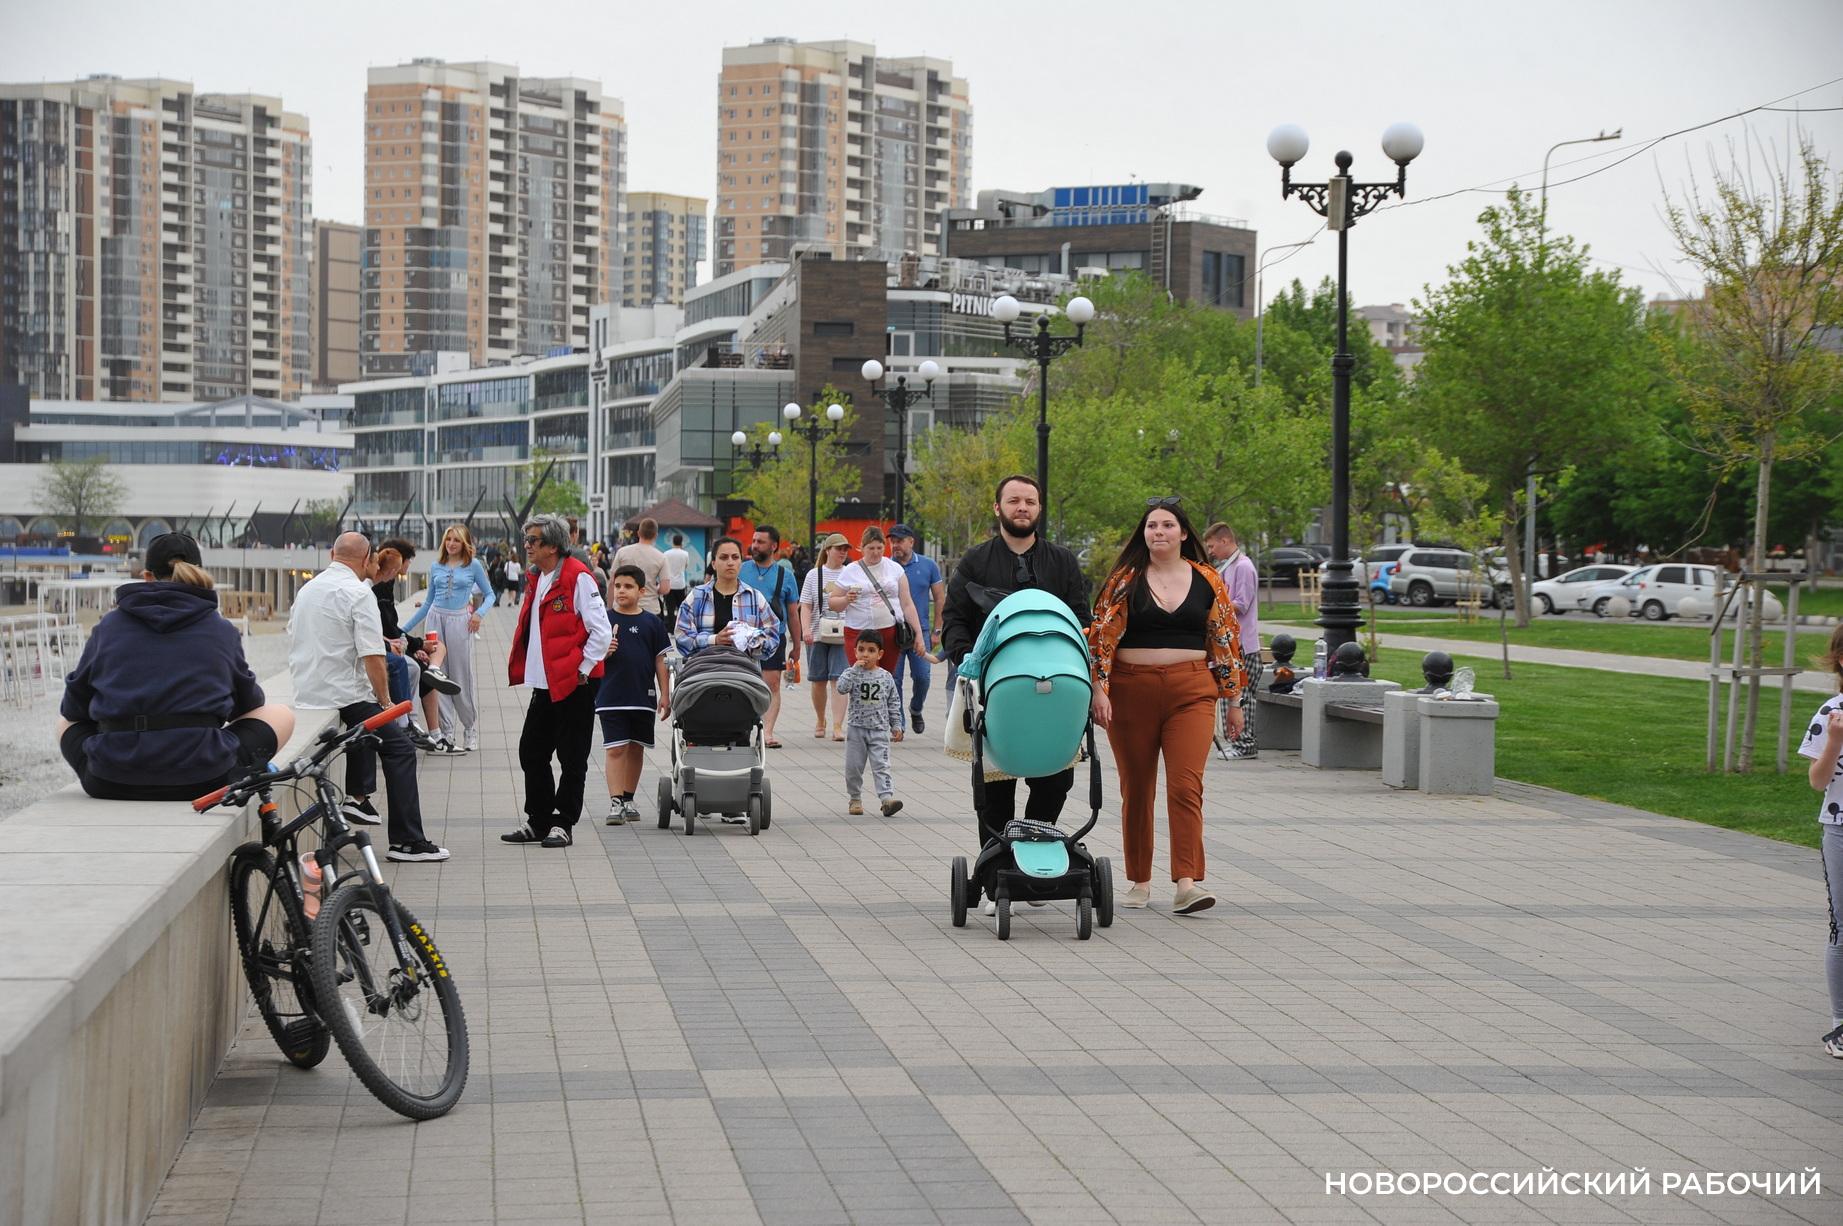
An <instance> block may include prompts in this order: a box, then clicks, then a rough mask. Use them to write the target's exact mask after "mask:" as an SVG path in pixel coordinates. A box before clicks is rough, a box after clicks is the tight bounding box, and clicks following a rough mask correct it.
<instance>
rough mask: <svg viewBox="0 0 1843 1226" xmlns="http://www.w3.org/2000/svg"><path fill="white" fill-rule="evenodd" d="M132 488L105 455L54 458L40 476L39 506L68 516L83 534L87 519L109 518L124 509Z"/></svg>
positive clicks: (56, 514) (46, 510) (58, 515)
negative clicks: (124, 482)
mask: <svg viewBox="0 0 1843 1226" xmlns="http://www.w3.org/2000/svg"><path fill="white" fill-rule="evenodd" d="M127 496H128V489H127V487H126V486H125V485H123V484H122V482H121V478H119V477H117V476H116V475H115V474H114V473H113V472H111V471H110V470H109V468H108V467H107V465H106V464H105V463H104V462H103V461H102V460H101V459H94V460H53V461H52V462H51V463H50V464H48V465H46V467H45V471H44V472H43V473H42V474H41V475H40V477H39V480H38V495H37V498H38V506H39V509H40V510H41V511H42V512H43V513H45V514H47V515H53V516H57V517H60V518H62V517H65V516H68V517H70V518H71V519H73V520H75V521H76V526H75V531H76V534H77V535H78V536H82V535H83V525H84V522H85V521H86V520H90V519H105V518H107V517H108V516H111V515H113V514H115V513H116V512H117V511H119V510H121V507H122V502H123V501H124V500H125V499H126V498H127Z"/></svg>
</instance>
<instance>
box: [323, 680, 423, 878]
mask: <svg viewBox="0 0 1843 1226" xmlns="http://www.w3.org/2000/svg"><path fill="white" fill-rule="evenodd" d="M383 709H384V708H383V707H380V706H379V705H378V704H377V703H375V702H355V703H353V704H351V705H350V706H345V707H341V708H339V722H340V723H342V724H344V725H345V726H346V727H348V728H350V727H351V726H352V725H353V724H358V723H363V722H364V721H365V720H368V719H370V718H371V717H372V716H373V715H376V714H377V713H378V712H379V711H382V710H383ZM377 737H378V747H377V749H376V750H373V749H371V748H370V747H368V746H364V745H359V746H355V747H353V748H352V749H349V750H347V751H346V791H347V792H348V793H349V794H351V795H353V796H374V795H376V794H377V790H378V759H379V758H383V759H384V799H385V803H386V806H387V807H388V808H389V810H390V814H389V817H390V824H389V825H388V826H387V827H386V829H388V830H389V831H390V841H391V844H392V845H393V846H396V845H399V844H403V843H420V842H423V841H425V840H426V839H427V838H428V836H427V835H425V834H423V832H422V793H421V791H420V790H419V789H418V787H417V784H416V746H415V745H414V744H412V743H411V742H410V734H409V733H408V732H407V731H405V730H404V728H403V726H402V725H401V724H394V723H392V724H385V725H384V726H383V727H382V728H379V729H378V731H377Z"/></svg>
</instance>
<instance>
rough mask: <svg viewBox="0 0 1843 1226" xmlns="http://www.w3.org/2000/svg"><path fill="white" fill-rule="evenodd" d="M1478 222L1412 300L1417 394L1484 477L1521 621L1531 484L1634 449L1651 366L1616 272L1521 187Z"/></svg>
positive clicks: (1429, 416)
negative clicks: (1440, 278) (1554, 225)
mask: <svg viewBox="0 0 1843 1226" xmlns="http://www.w3.org/2000/svg"><path fill="white" fill-rule="evenodd" d="M1479 224H1480V225H1481V226H1482V227H1483V230H1484V233H1483V235H1482V236H1481V237H1479V238H1476V239H1473V240H1471V241H1469V242H1467V244H1466V256H1465V258H1464V259H1463V260H1462V261H1461V262H1460V263H1459V264H1457V265H1455V266H1453V267H1450V268H1449V269H1448V270H1447V271H1448V273H1449V274H1450V280H1449V281H1448V282H1447V283H1446V284H1445V285H1443V286H1440V287H1439V288H1438V289H1434V288H1431V287H1430V288H1429V289H1428V290H1427V291H1426V299H1425V301H1424V303H1419V304H1417V305H1419V306H1420V310H1421V328H1420V333H1421V340H1422V344H1423V345H1424V346H1425V348H1426V356H1425V358H1424V359H1423V360H1422V362H1421V364H1420V366H1419V367H1418V368H1417V370H1416V372H1415V381H1414V386H1413V389H1412V392H1411V394H1412V395H1413V397H1414V399H1415V402H1416V404H1417V406H1418V407H1419V409H1420V412H1421V415H1422V419H1423V423H1424V425H1423V430H1422V436H1423V437H1427V438H1432V439H1434V440H1437V441H1438V442H1439V443H1440V444H1441V445H1442V446H1443V447H1445V448H1447V449H1449V450H1450V452H1451V454H1452V456H1453V457H1454V458H1455V459H1456V460H1457V461H1458V462H1459V463H1460V464H1461V465H1462V466H1463V467H1464V468H1465V470H1466V471H1468V472H1471V473H1473V474H1476V475H1477V476H1478V477H1480V478H1482V479H1483V480H1484V482H1485V486H1486V490H1487V493H1488V497H1489V499H1490V501H1491V503H1492V504H1493V505H1494V506H1495V507H1496V508H1497V511H1498V514H1499V521H1500V529H1501V532H1502V537H1503V546H1504V554H1505V560H1506V563H1507V565H1508V567H1509V569H1510V578H1511V584H1512V590H1513V595H1514V599H1515V603H1516V608H1517V622H1518V624H1519V625H1526V624H1528V620H1529V610H1528V600H1527V597H1526V594H1525V589H1526V586H1527V585H1526V581H1525V580H1526V576H1525V575H1524V569H1525V568H1524V564H1523V561H1522V558H1521V548H1520V545H1519V542H1518V540H1517V525H1518V523H1519V522H1520V519H1521V516H1522V510H1523V500H1524V489H1525V482H1526V480H1527V478H1528V476H1529V474H1530V473H1531V472H1534V473H1535V474H1536V475H1537V476H1538V477H1539V478H1547V479H1551V480H1552V479H1553V478H1555V477H1556V476H1558V475H1559V474H1560V473H1562V472H1563V471H1565V470H1566V469H1567V468H1569V467H1570V466H1571V465H1575V464H1579V463H1582V462H1584V461H1587V460H1590V459H1592V458H1593V457H1595V456H1599V455H1606V454H1610V453H1615V452H1618V451H1620V450H1622V449H1623V448H1624V447H1626V446H1627V445H1628V444H1629V443H1630V441H1631V440H1632V439H1633V438H1634V437H1636V436H1637V435H1638V434H1639V433H1640V432H1641V429H1642V415H1641V414H1640V413H1639V412H1638V411H1637V408H1638V406H1639V405H1640V404H1641V403H1642V401H1643V399H1644V397H1645V396H1646V395H1647V394H1649V391H1650V389H1651V387H1652V379H1651V370H1652V368H1653V364H1654V361H1655V359H1654V352H1653V350H1652V348H1651V346H1650V345H1649V343H1648V341H1647V339H1646V335H1645V330H1644V327H1643V312H1642V302H1641V300H1640V297H1639V294H1638V292H1637V291H1636V290H1632V289H1628V288H1627V287H1625V286H1623V285H1621V284H1620V282H1619V276H1618V273H1617V272H1599V271H1591V270H1589V268H1588V263H1587V249H1586V248H1585V247H1577V246H1576V245H1575V243H1574V241H1573V239H1571V238H1568V237H1566V236H1561V237H1550V236H1548V235H1547V234H1546V233H1545V230H1544V226H1543V218H1542V214H1541V213H1540V212H1539V211H1538V210H1537V208H1536V207H1535V206H1534V205H1533V204H1532V203H1531V202H1530V201H1529V199H1528V198H1527V197H1525V196H1524V195H1523V194H1522V193H1521V192H1519V191H1517V190H1516V189H1514V188H1513V189H1511V191H1510V192H1509V193H1508V196H1507V199H1506V200H1505V202H1504V203H1503V204H1502V205H1494V206H1492V207H1491V208H1488V209H1486V210H1485V211H1484V212H1483V213H1482V214H1480V216H1479Z"/></svg>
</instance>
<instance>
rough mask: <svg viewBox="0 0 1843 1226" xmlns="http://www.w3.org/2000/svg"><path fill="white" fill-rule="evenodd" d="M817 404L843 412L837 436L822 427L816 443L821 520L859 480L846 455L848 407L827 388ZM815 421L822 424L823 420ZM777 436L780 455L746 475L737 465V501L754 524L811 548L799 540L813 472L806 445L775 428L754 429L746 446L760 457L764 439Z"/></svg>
mask: <svg viewBox="0 0 1843 1226" xmlns="http://www.w3.org/2000/svg"><path fill="white" fill-rule="evenodd" d="M819 398H820V401H821V403H823V404H840V405H843V406H844V408H845V417H844V420H843V421H841V422H840V423H839V428H838V430H837V431H833V430H832V429H831V428H830V423H826V425H827V429H826V432H825V433H824V434H823V435H822V436H821V437H820V440H819V497H818V499H817V500H816V502H817V509H816V517H817V518H818V519H826V518H828V517H829V516H831V515H832V513H833V509H834V508H835V507H837V506H838V504H839V502H840V501H841V500H843V499H845V498H849V497H850V496H851V495H853V494H855V493H856V492H857V489H858V484H859V481H860V479H861V478H860V476H859V472H858V468H857V465H856V464H854V463H852V461H851V454H850V442H849V440H850V438H851V431H852V428H853V426H854V425H855V424H856V420H857V414H856V412H855V410H854V409H853V407H852V405H851V401H850V400H849V399H848V398H847V397H846V396H845V395H844V394H843V393H842V392H840V391H839V390H838V389H837V388H835V387H832V386H831V385H830V384H828V385H827V386H826V387H825V388H824V389H822V391H821V392H820V397H819ZM820 420H821V421H822V422H824V418H823V416H821V418H820ZM811 422H812V415H811V413H810V412H809V413H807V414H805V415H803V416H802V417H801V419H800V423H799V424H800V425H802V426H805V425H809V424H811ZM776 430H779V431H780V432H781V434H782V436H783V437H782V441H781V450H780V452H779V454H777V455H776V456H775V457H774V458H773V459H770V460H768V461H766V462H765V463H763V465H762V466H761V468H759V469H757V470H754V471H749V470H748V465H747V462H746V461H743V460H738V465H739V467H738V469H737V481H736V497H738V498H746V499H748V500H749V501H750V502H751V503H753V504H754V506H755V519H756V522H757V523H765V524H773V525H774V526H775V527H776V528H778V529H780V532H781V535H782V536H783V537H786V538H788V539H790V540H797V541H801V542H802V543H803V544H806V545H807V546H808V547H811V545H812V542H811V541H807V540H805V539H804V538H805V537H806V517H807V512H808V509H809V507H810V506H812V505H813V500H812V499H811V485H810V484H809V483H810V481H811V478H812V471H813V470H812V463H811V461H812V456H813V452H812V449H811V448H810V447H809V446H808V444H807V441H806V440H805V439H803V438H801V437H800V436H799V435H798V434H796V433H795V432H794V431H793V430H792V429H790V428H788V427H787V426H786V425H785V424H784V423H779V422H759V423H757V424H756V425H755V426H754V427H752V428H751V429H750V430H749V431H748V435H749V444H750V446H759V447H760V448H761V449H762V451H763V452H764V453H765V452H766V451H767V450H768V435H769V434H770V433H772V432H774V431H776Z"/></svg>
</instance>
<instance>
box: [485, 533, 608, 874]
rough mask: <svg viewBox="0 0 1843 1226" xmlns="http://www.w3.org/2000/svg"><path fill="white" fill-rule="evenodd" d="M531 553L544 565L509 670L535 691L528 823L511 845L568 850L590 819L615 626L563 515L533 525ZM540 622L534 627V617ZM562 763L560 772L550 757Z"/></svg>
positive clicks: (524, 738) (516, 681)
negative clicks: (603, 688)
mask: <svg viewBox="0 0 1843 1226" xmlns="http://www.w3.org/2000/svg"><path fill="white" fill-rule="evenodd" d="M525 557H526V559H527V560H528V561H529V562H530V564H531V565H532V566H533V567H535V568H536V570H537V576H536V578H535V579H534V580H533V581H532V583H531V590H530V593H529V594H530V599H529V600H526V601H525V602H524V604H522V605H520V606H519V611H518V632H517V633H516V634H514V635H513V636H512V658H511V660H510V661H508V671H509V672H510V674H511V678H512V684H513V685H515V686H524V687H525V688H527V689H529V690H530V691H531V705H530V706H529V707H527V708H526V709H525V728H524V731H523V732H521V733H520V734H519V738H518V764H519V765H520V766H521V767H523V768H524V772H525V821H524V824H523V825H521V826H520V827H519V828H518V829H516V830H513V831H511V832H509V833H507V834H502V835H500V836H499V838H500V840H501V841H502V842H506V843H538V844H541V845H543V846H545V847H568V846H569V845H570V844H571V843H572V842H574V836H573V834H572V833H571V832H572V831H573V830H574V829H575V826H576V822H577V820H578V819H579V818H581V817H582V788H583V779H584V776H585V775H586V774H587V773H588V769H589V747H590V743H591V742H592V741H593V739H594V732H595V691H596V688H597V687H596V686H594V685H591V684H590V681H591V679H593V678H599V677H600V676H601V675H602V657H604V656H606V655H607V654H608V644H609V642H610V641H612V639H613V638H614V630H613V627H612V626H611V625H610V623H609V621H608V608H607V606H606V605H604V604H603V603H602V597H601V591H600V589H599V588H598V587H597V586H596V583H595V575H594V573H593V572H591V571H590V570H589V568H588V567H587V566H585V565H583V563H582V562H581V561H580V560H578V559H577V558H575V557H572V556H571V555H570V526H569V524H568V523H567V522H566V521H565V520H564V519H563V517H562V516H559V515H540V516H538V517H537V518H536V519H534V520H532V521H531V522H530V523H528V524H526V525H525ZM534 619H535V620H536V622H537V625H536V626H535V627H533V625H532V622H533V620H534ZM552 757H555V758H556V760H557V777H556V778H555V779H554V780H553V779H552V778H551V773H550V760H551V758H552Z"/></svg>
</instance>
